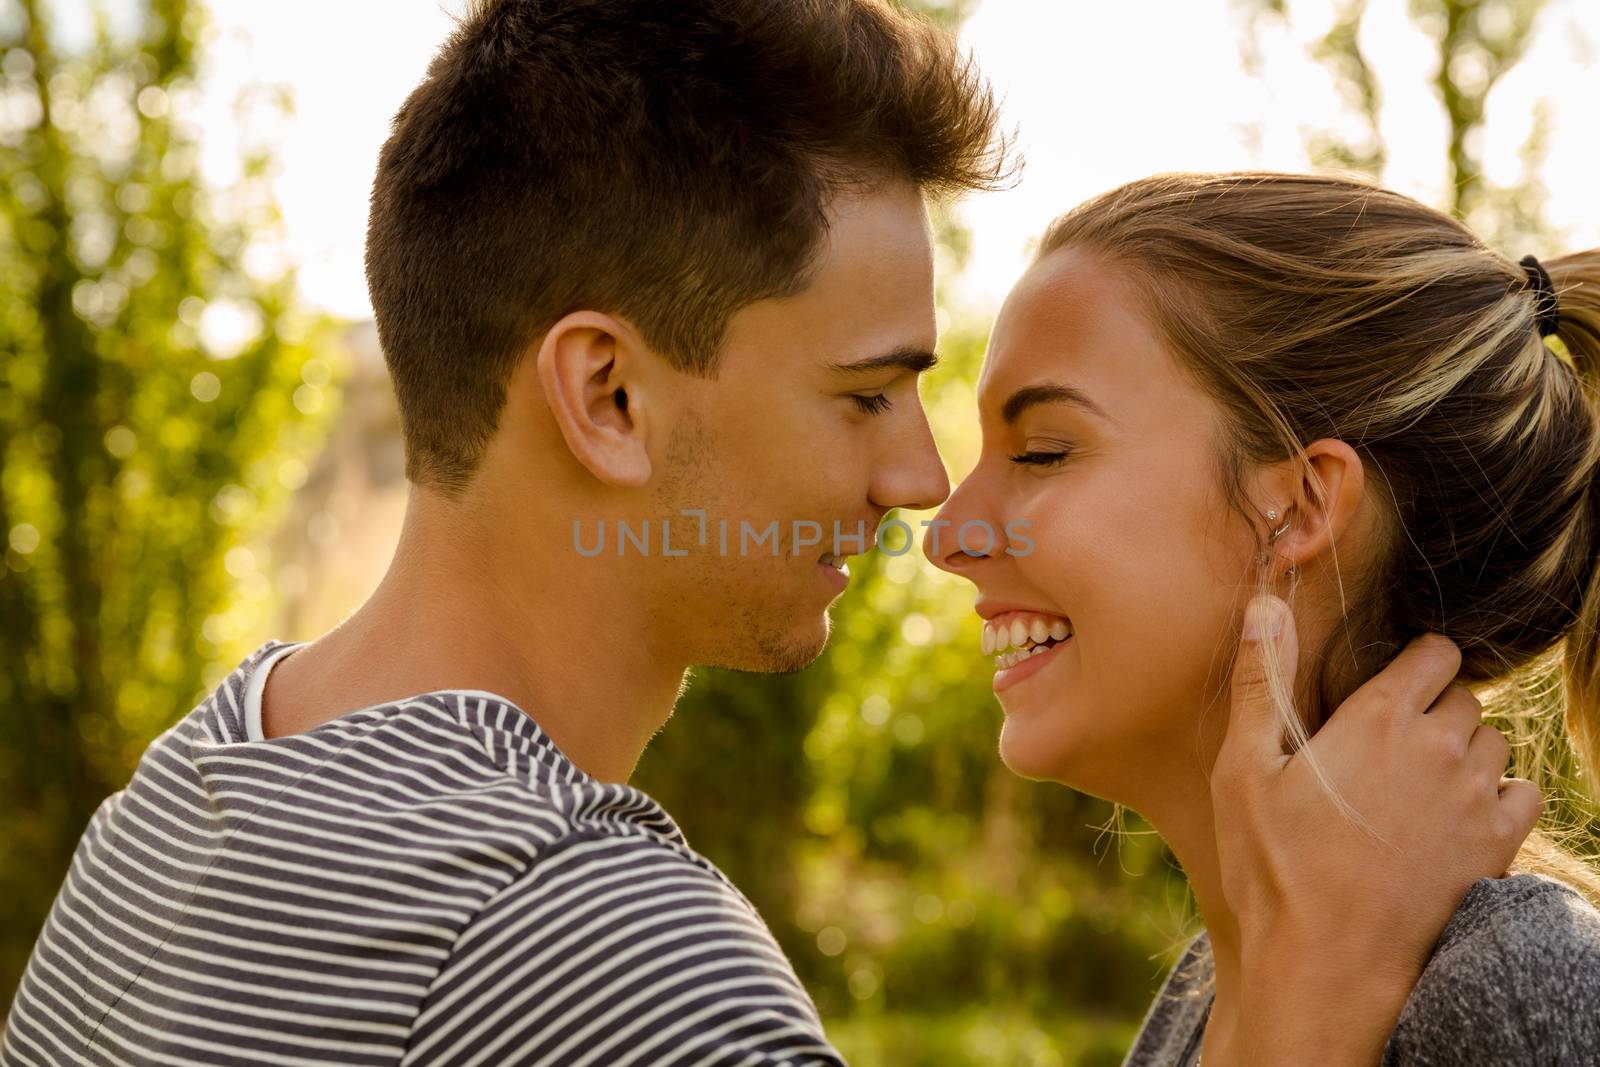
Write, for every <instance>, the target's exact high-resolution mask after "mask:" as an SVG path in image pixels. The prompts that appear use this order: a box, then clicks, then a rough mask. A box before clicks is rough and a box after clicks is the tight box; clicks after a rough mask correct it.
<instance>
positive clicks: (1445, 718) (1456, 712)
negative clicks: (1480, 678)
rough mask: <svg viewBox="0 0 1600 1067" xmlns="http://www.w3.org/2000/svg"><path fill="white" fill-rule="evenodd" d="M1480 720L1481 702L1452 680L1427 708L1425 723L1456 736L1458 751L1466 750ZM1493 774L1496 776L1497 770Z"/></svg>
mask: <svg viewBox="0 0 1600 1067" xmlns="http://www.w3.org/2000/svg"><path fill="white" fill-rule="evenodd" d="M1482 720H1483V705H1482V703H1480V702H1479V700H1478V698H1477V697H1476V696H1474V695H1473V692H1472V690H1470V689H1468V688H1467V687H1466V686H1464V685H1462V684H1461V683H1460V682H1452V683H1451V684H1450V685H1448V686H1446V687H1445V689H1444V692H1442V693H1440V694H1439V699H1437V700H1435V701H1434V702H1433V705H1432V706H1431V707H1430V708H1428V710H1427V724H1428V725H1438V726H1439V727H1442V728H1444V729H1445V730H1447V731H1448V733H1449V734H1450V736H1452V737H1454V738H1456V739H1457V740H1458V741H1459V742H1460V745H1461V747H1460V748H1459V749H1458V750H1457V751H1458V752H1466V751H1467V748H1468V745H1469V743H1470V741H1471V739H1472V734H1473V731H1474V730H1476V729H1478V725H1479V723H1480V722H1482ZM1495 774H1496V776H1498V775H1499V771H1496V772H1495Z"/></svg>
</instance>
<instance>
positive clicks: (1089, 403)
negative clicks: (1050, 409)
mask: <svg viewBox="0 0 1600 1067" xmlns="http://www.w3.org/2000/svg"><path fill="white" fill-rule="evenodd" d="M1063 403H1064V404H1076V405H1077V406H1078V407H1080V408H1083V409H1084V410H1085V411H1089V412H1092V413H1094V414H1095V415H1098V416H1100V417H1101V418H1102V419H1105V420H1106V421H1107V422H1112V421H1114V420H1113V419H1112V418H1111V416H1110V415H1107V414H1106V413H1105V411H1104V410H1103V409H1101V407H1100V405H1099V404H1096V403H1095V402H1094V401H1093V400H1090V399H1089V396H1088V394H1087V393H1085V392H1083V391H1082V390H1080V389H1074V388H1073V387H1072V386H1070V385H1061V384H1060V383H1058V382H1041V383H1040V384H1038V385H1028V386H1024V387H1022V388H1021V389H1018V390H1017V391H1016V392H1014V393H1012V394H1011V395H1010V396H1009V397H1008V398H1006V402H1005V404H1004V405H1003V406H1002V407H1001V408H1000V418H1001V419H1003V420H1004V421H1005V424H1006V425H1007V426H1010V425H1011V424H1012V423H1014V422H1016V421H1017V419H1019V418H1021V417H1022V413H1023V412H1024V411H1026V410H1027V409H1028V408H1031V407H1033V406H1034V405H1035V404H1063Z"/></svg>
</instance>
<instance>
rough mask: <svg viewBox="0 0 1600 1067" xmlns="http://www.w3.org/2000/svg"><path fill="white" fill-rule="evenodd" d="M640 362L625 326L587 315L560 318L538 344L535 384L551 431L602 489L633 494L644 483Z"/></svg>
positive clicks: (637, 344) (638, 345)
mask: <svg viewBox="0 0 1600 1067" xmlns="http://www.w3.org/2000/svg"><path fill="white" fill-rule="evenodd" d="M645 358H647V353H646V350H645V349H644V346H643V343H642V342H641V341H640V339H639V337H638V335H637V334H636V333H635V332H634V331H633V330H632V329H630V328H629V327H628V326H627V325H626V324H624V323H622V322H621V321H619V320H618V319H615V318H613V317H611V316H610V315H602V314H600V313H599V312H594V311H575V312H573V313H572V314H570V315H567V316H566V317H565V318H563V319H561V321H559V322H557V323H556V324H555V325H554V326H552V327H550V330H549V332H548V333H546V334H545V338H544V343H543V344H542V345H540V346H539V354H538V357H537V360H536V362H537V367H538V372H539V382H540V384H541V385H542V386H543V387H544V395H545V400H546V401H547V402H548V403H549V405H550V413H551V415H553V416H554V418H555V422H556V426H557V427H558V428H559V429H560V430H561V436H562V437H563V438H564V439H565V440H566V442H567V448H569V449H570V450H571V451H572V455H573V457H574V458H576V459H577V461H578V462H579V463H581V464H583V466H584V467H585V468H587V469H588V471H589V473H591V474H593V475H594V476H595V477H596V478H598V479H599V480H600V481H602V482H604V483H605V484H607V485H614V486H619V487H622V488H630V489H633V488H638V487H639V486H642V485H644V484H646V483H647V482H648V481H649V480H650V473H651V463H650V452H649V449H648V448H647V447H646V434H647V431H648V430H649V428H650V427H649V425H648V423H649V419H650V416H651V414H652V413H651V412H650V411H649V410H648V408H649V405H648V404H646V403H644V402H643V399H644V398H643V396H642V393H643V392H644V388H643V380H644V376H645V375H644V367H643V365H642V364H643V361H644V359H645Z"/></svg>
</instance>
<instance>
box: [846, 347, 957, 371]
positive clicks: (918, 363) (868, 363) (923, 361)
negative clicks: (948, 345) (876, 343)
mask: <svg viewBox="0 0 1600 1067" xmlns="http://www.w3.org/2000/svg"><path fill="white" fill-rule="evenodd" d="M938 362H939V357H938V356H936V355H934V354H933V353H932V352H929V351H928V350H927V349H925V348H915V347H907V348H897V349H895V350H894V351H893V352H885V353H884V354H883V355H881V356H872V357H870V358H868V359H862V360H857V361H856V362H854V363H830V364H829V365H828V369H829V370H834V371H841V372H843V373H845V374H871V373H874V372H876V371H881V370H887V369H889V368H893V367H899V368H900V369H902V370H908V371H910V372H911V373H912V374H921V373H922V372H923V371H926V370H932V369H933V368H934V366H935V365H937V364H938Z"/></svg>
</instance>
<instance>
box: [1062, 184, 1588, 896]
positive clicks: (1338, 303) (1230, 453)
mask: <svg viewBox="0 0 1600 1067" xmlns="http://www.w3.org/2000/svg"><path fill="white" fill-rule="evenodd" d="M1068 247H1071V248H1077V249H1083V250H1085V251H1088V252H1091V253H1093V254H1095V255H1097V256H1098V257H1099V258H1101V259H1103V260H1104V261H1105V262H1106V263H1107V265H1108V267H1109V268H1110V269H1114V270H1117V271H1119V272H1120V273H1121V274H1122V275H1123V276H1125V277H1126V278H1127V279H1128V281H1129V282H1130V284H1131V285H1132V287H1133V290H1134V291H1135V293H1136V294H1137V295H1138V298H1139V299H1140V300H1141V301H1142V302H1143V304H1144V306H1145V308H1146V309H1147V311H1148V312H1149V313H1150V315H1151V317H1152V320H1153V321H1154V323H1155V324H1156V326H1157V328H1158V330H1159V331H1160V332H1161V334H1162V335H1163V336H1164V339H1165V340H1166V342H1167V344H1168V346H1169V347H1170V349H1171V350H1172V351H1173V352H1174V353H1175V354H1176V355H1177V356H1178V357H1179V360H1180V363H1181V364H1182V365H1183V366H1184V367H1185V368H1186V369H1187V370H1188V371H1189V372H1190V373H1191V374H1192V375H1193V376H1194V378H1195V380H1196V381H1198V382H1199V384H1200V385H1201V387H1202V388H1203V389H1205V390H1206V392H1207V393H1208V394H1209V395H1210V396H1211V397H1213V399H1215V400H1216V401H1217V402H1218V403H1219V404H1220V405H1221V406H1222V409H1223V412H1224V418H1223V433H1222V435H1221V438H1220V446H1219V454H1218V456H1217V462H1218V469H1219V472H1220V474H1221V477H1222V481H1223V486H1224V490H1225V492H1226V494H1227V499H1228V500H1229V502H1230V505H1231V506H1232V507H1233V509H1234V510H1235V511H1237V512H1238V513H1239V514H1240V515H1241V516H1242V517H1243V518H1244V519H1245V520H1246V521H1247V522H1248V523H1249V524H1250V526H1251V528H1252V529H1254V530H1256V531H1257V536H1258V537H1260V536H1261V531H1262V524H1261V519H1260V517H1259V516H1257V515H1256V514H1254V513H1253V509H1251V508H1250V507H1249V506H1248V505H1247V503H1246V501H1245V499H1244V492H1243V486H1244V484H1245V483H1244V478H1245V474H1246V472H1247V470H1248V468H1249V466H1250V465H1251V464H1262V463H1272V462H1278V461H1281V460H1283V459H1285V458H1288V457H1291V456H1299V457H1300V459H1301V461H1302V462H1304V459H1305V457H1304V452H1303V450H1302V446H1303V445H1304V444H1305V443H1307V442H1310V441H1313V440H1317V439H1319V438H1337V439H1339V440H1342V441H1344V442H1346V443H1347V444H1349V445H1350V446H1351V447H1352V448H1353V449H1354V450H1355V451H1356V453H1357V454H1358V455H1359V456H1360V457H1361V460H1362V463H1363V465H1364V467H1365V470H1366V473H1367V476H1368V484H1369V485H1370V486H1372V488H1373V489H1374V490H1375V491H1376V492H1375V494H1374V496H1375V499H1377V500H1378V501H1379V502H1380V510H1381V511H1382V512H1383V513H1384V514H1383V522H1384V525H1385V526H1386V527H1387V529H1388V533H1389V536H1388V537H1387V538H1386V542H1387V543H1386V544H1385V545H1384V546H1383V551H1381V552H1380V553H1379V554H1378V555H1377V557H1376V562H1375V564H1374V566H1373V567H1372V568H1371V569H1370V570H1369V571H1368V572H1366V573H1363V574H1361V575H1359V576H1356V578H1355V580H1354V581H1353V582H1352V588H1350V589H1348V590H1345V591H1344V599H1343V604H1342V608H1343V611H1342V622H1341V625H1340V626H1339V627H1338V628H1336V631H1335V633H1334V635H1333V636H1332V637H1331V638H1330V639H1329V641H1328V642H1327V646H1326V647H1324V648H1322V649H1320V650H1318V651H1319V652H1320V655H1310V656H1302V658H1301V662H1302V663H1303V664H1307V663H1309V664H1317V665H1318V666H1317V667H1316V668H1315V669H1316V670H1317V671H1318V675H1317V677H1316V679H1315V683H1316V684H1315V688H1314V689H1313V692H1315V693H1316V694H1317V698H1318V699H1317V702H1318V704H1319V705H1320V706H1319V707H1316V708H1310V709H1306V710H1307V712H1308V715H1309V718H1310V720H1311V726H1312V728H1313V729H1314V728H1315V727H1316V726H1317V725H1320V723H1321V722H1322V721H1324V719H1325V718H1326V716H1327V715H1328V714H1330V713H1331V712H1332V711H1333V709H1335V708H1337V707H1338V706H1339V704H1340V703H1342V702H1343V701H1344V699H1345V698H1346V697H1348V696H1349V694H1350V693H1351V692H1353V691H1354V690H1355V689H1356V688H1357V687H1359V686H1360V685H1361V683H1362V682H1364V681H1365V680H1367V679H1368V678H1370V677H1371V676H1372V675H1373V674H1375V673H1376V672H1377V671H1378V670H1379V669H1380V668H1381V667H1382V666H1383V665H1384V664H1386V663H1387V662H1388V661H1389V660H1390V659H1392V658H1393V657H1394V655H1395V654H1396V653H1397V652H1398V651H1399V650H1400V649H1401V648H1402V647H1403V646H1404V645H1405V643H1406V642H1407V641H1409V640H1410V639H1411V638H1412V637H1415V636H1417V635H1418V634H1421V633H1424V632H1428V631H1433V632H1437V633H1442V634H1444V635H1445V636H1447V637H1449V638H1451V639H1452V640H1453V641H1454V642H1455V643H1456V644H1457V645H1458V646H1459V647H1460V649H1461V673H1460V680H1461V681H1463V682H1465V683H1467V684H1468V685H1471V686H1473V688H1474V689H1475V690H1476V691H1477V692H1478V694H1479V697H1480V699H1482V700H1483V701H1484V703H1485V706H1486V708H1487V709H1488V710H1489V711H1491V712H1493V713H1496V714H1499V715H1501V716H1502V717H1503V719H1504V722H1505V723H1507V724H1508V725H1509V729H1508V731H1507V732H1508V733H1509V734H1510V735H1511V737H1512V739H1513V745H1514V751H1515V752H1516V763H1517V768H1518V771H1519V772H1520V773H1522V774H1525V775H1526V776H1528V777H1530V778H1533V779H1534V780H1535V781H1536V782H1538V783H1539V784H1540V785H1541V786H1542V787H1544V788H1545V789H1546V791H1547V793H1548V792H1550V791H1551V790H1558V789H1559V788H1560V787H1561V786H1562V785H1563V784H1564V783H1565V782H1566V781H1567V780H1568V778H1569V777H1574V778H1575V777H1577V776H1579V775H1581V774H1582V773H1584V769H1587V773H1588V774H1589V775H1593V774H1595V773H1596V771H1595V770H1594V769H1595V768H1596V767H1600V566H1597V563H1596V560H1597V556H1600V483H1597V477H1600V408H1597V403H1600V402H1597V400H1596V393H1597V390H1600V253H1597V252H1593V251H1591V252H1583V253H1579V254H1576V255H1569V256H1563V257H1560V258H1555V259H1551V260H1550V261H1548V262H1547V263H1545V264H1544V266H1545V268H1546V269H1547V270H1548V272H1549V277H1550V279H1551V281H1552V283H1553V286H1554V289H1555V292H1556V294H1557V297H1558V302H1559V314H1560V319H1559V325H1558V328H1557V332H1556V334H1555V335H1554V337H1553V338H1552V339H1551V341H1552V343H1547V342H1546V339H1545V338H1542V337H1541V336H1540V329H1539V324H1538V313H1539V306H1538V300H1537V292H1536V290H1535V288H1534V287H1533V284H1532V283H1531V282H1530V278H1529V273H1528V272H1527V271H1526V270H1525V269H1524V268H1523V267H1522V266H1521V265H1519V264H1518V263H1515V262H1513V261H1512V260H1510V259H1508V258H1507V257H1506V256H1503V255H1501V254H1500V253H1498V252H1496V251H1494V250H1493V249H1490V248H1488V247H1486V246H1485V245H1484V244H1483V243H1482V242H1481V241H1479V240H1478V238H1477V237H1475V236H1474V235H1473V234H1472V232H1471V231H1470V230H1468V229H1467V227H1465V226H1464V225H1462V224H1461V223H1460V222H1459V221H1457V220H1456V219H1454V218H1451V217H1450V216H1448V215H1446V214H1443V213H1442V212H1439V211H1435V210H1433V209H1432V208H1429V207H1426V206H1425V205H1423V204H1420V203H1418V202H1416V201H1414V200H1412V199H1410V198H1408V197H1404V196H1401V195H1399V194H1397V193H1393V192H1389V191H1387V190H1384V189H1380V188H1377V187H1374V186H1372V185H1369V184H1366V183H1364V182H1360V181H1355V180H1349V179H1345V178H1337V177H1323V176H1311V175H1297V174H1272V173H1237V174H1164V175H1157V176H1155V177H1151V178H1146V179H1143V180H1141V181H1136V182H1132V183H1130V184H1128V185H1124V186H1122V187H1121V188H1118V189H1114V190H1112V191H1111V192H1108V193H1105V194H1102V195H1101V196H1098V197H1096V198H1094V199H1093V200H1090V201H1088V202H1086V203H1084V204H1082V205H1080V206H1078V207H1077V208H1075V209H1073V210H1072V211H1070V212H1068V213H1067V214H1066V215H1064V216H1062V217H1061V218H1059V219H1057V220H1056V221H1055V222H1054V223H1053V224H1052V225H1051V227H1050V229H1049V230H1048V231H1047V233H1046V234H1045V237H1044V239H1043V241H1042V243H1041V246H1040V251H1039V255H1040V257H1041V258H1043V257H1044V256H1048V255H1050V254H1051V253H1053V252H1056V251H1058V250H1060V249H1063V248H1068ZM1309 481H1310V483H1311V484H1312V485H1313V486H1316V487H1317V488H1318V490H1319V491H1320V486H1319V483H1318V482H1317V480H1316V478H1315V477H1311V478H1310V479H1309ZM1273 525H1275V524H1273ZM1261 547H1262V548H1263V549H1265V548H1266V545H1265V542H1264V539H1263V542H1262V544H1261ZM1258 571H1259V573H1258V574H1257V575H1256V577H1255V582H1256V584H1257V586H1258V588H1259V591H1261V592H1272V591H1273V590H1272V589H1271V588H1270V582H1271V579H1270V577H1269V574H1268V568H1266V567H1262V568H1259V569H1258ZM1342 578H1343V576H1341V584H1342ZM1291 597H1292V592H1291ZM1291 603H1292V599H1291ZM1558 671H1559V678H1558V677H1557V672H1558ZM1280 705H1281V707H1280V711H1281V712H1282V714H1283V716H1284V721H1285V724H1286V727H1287V728H1288V729H1289V731H1290V733H1291V736H1297V737H1298V738H1299V739H1300V740H1301V741H1302V742H1303V740H1304V738H1305V730H1306V726H1305V724H1304V723H1303V722H1302V720H1301V718H1300V716H1299V715H1298V714H1297V713H1296V711H1295V709H1294V708H1293V706H1292V704H1291V702H1290V701H1289V699H1288V696H1287V691H1285V692H1284V693H1283V694H1281V695H1280ZM1558 706H1564V708H1563V711H1561V712H1558V711H1557V710H1555V709H1556V708H1557V707H1558ZM1562 717H1564V719H1565V722H1566V728H1567V734H1568V737H1569V738H1570V742H1571V748H1567V747H1566V746H1565V745H1564V744H1563V742H1562V740H1561V738H1560V736H1559V735H1560V726H1559V722H1558V720H1559V718H1562ZM1574 755H1575V756H1576V761H1574V759H1573V757H1574ZM1589 782H1590V786H1589V788H1590V789H1591V790H1592V789H1593V779H1592V778H1591V779H1590V780H1589ZM1549 809H1550V812H1551V813H1560V812H1562V811H1568V812H1569V814H1570V810H1571V809H1570V808H1567V807H1564V806H1563V805H1562V804H1560V803H1558V804H1555V805H1551V806H1549ZM1554 821H1555V822H1560V821H1561V820H1560V819H1559V818H1556V819H1555V820H1554ZM1557 832H1558V828H1557V827H1555V826H1547V828H1546V829H1542V830H1541V831H1537V832H1536V833H1535V834H1534V835H1533V836H1532V837H1530V838H1529V840H1528V842H1527V844H1525V845H1524V847H1523V850H1522V853H1521V855H1520V856H1519V857H1518V863H1517V865H1516V866H1517V867H1518V868H1520V869H1523V870H1536V871H1540V872H1542V873H1547V874H1551V875H1554V876H1556V877H1559V878H1562V879H1563V880H1565V881H1567V882H1569V883H1572V884H1574V885H1576V886H1578V887H1579V888H1580V889H1582V890H1584V891H1585V892H1586V893H1587V894H1588V895H1589V896H1591V897H1592V898H1594V899H1595V901H1596V902H1597V903H1600V873H1597V872H1596V870H1595V868H1594V867H1593V866H1592V865H1591V862H1586V861H1585V860H1583V859H1580V858H1578V857H1576V856H1574V855H1572V854H1571V853H1570V852H1567V851H1565V850H1564V849H1562V848H1560V847H1558V846H1557V844H1556V839H1555V836H1554V835H1555V834H1556V833H1557Z"/></svg>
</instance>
